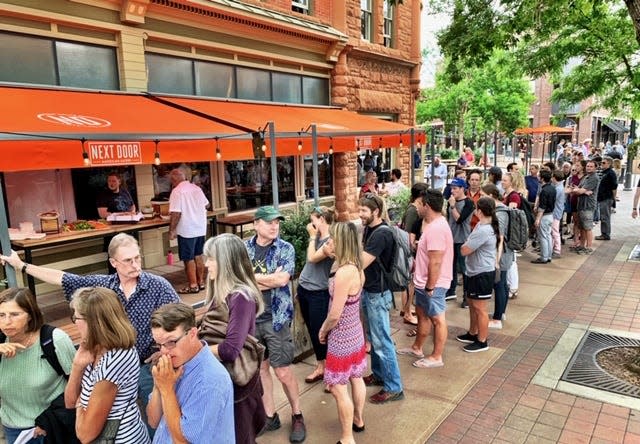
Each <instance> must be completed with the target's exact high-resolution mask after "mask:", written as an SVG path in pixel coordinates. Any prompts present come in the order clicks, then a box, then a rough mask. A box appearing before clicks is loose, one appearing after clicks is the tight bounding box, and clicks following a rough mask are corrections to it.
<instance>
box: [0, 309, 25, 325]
mask: <svg viewBox="0 0 640 444" xmlns="http://www.w3.org/2000/svg"><path fill="white" fill-rule="evenodd" d="M26 314H27V312H26V311H16V312H13V313H0V321H1V322H6V321H7V320H11V321H13V320H14V319H18V318H19V317H20V316H22V315H26Z"/></svg>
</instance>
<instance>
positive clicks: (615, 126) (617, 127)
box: [600, 119, 629, 133]
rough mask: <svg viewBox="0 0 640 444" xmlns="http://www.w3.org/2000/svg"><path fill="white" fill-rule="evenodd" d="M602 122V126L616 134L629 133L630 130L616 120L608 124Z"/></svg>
mask: <svg viewBox="0 0 640 444" xmlns="http://www.w3.org/2000/svg"><path fill="white" fill-rule="evenodd" d="M600 121H601V122H602V124H603V125H604V126H606V127H607V128H609V129H610V130H611V131H613V132H614V133H628V132H629V128H627V127H626V126H624V125H622V124H621V123H618V122H616V121H615V120H611V121H609V122H607V121H605V120H602V119H600Z"/></svg>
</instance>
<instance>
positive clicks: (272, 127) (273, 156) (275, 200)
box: [269, 122, 280, 210]
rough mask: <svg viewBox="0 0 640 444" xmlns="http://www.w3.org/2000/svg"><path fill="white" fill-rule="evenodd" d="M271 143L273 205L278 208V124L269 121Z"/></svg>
mask: <svg viewBox="0 0 640 444" xmlns="http://www.w3.org/2000/svg"><path fill="white" fill-rule="evenodd" d="M269 143H270V144H271V193H272V195H273V207H274V208H275V209H276V210H277V209H278V206H279V205H280V202H279V200H278V163H277V160H278V158H277V154H276V126H275V124H274V123H273V122H269Z"/></svg>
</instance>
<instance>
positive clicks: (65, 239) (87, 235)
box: [11, 211, 218, 294]
mask: <svg viewBox="0 0 640 444" xmlns="http://www.w3.org/2000/svg"><path fill="white" fill-rule="evenodd" d="M217 215H218V213H217V212H214V211H209V212H207V219H208V220H209V223H210V226H211V233H212V234H213V235H215V234H217V226H216V219H217ZM168 226H169V220H164V219H160V218H158V217H156V218H153V219H142V220H141V221H140V222H137V223H130V224H120V223H118V224H111V223H109V227H107V228H104V229H93V230H82V231H63V232H60V233H47V236H46V237H45V238H43V239H25V240H12V241H11V248H12V249H14V250H23V251H24V260H25V262H27V263H29V264H31V263H33V252H34V251H35V250H40V249H43V248H48V247H56V246H60V245H65V244H71V243H74V242H79V241H84V240H91V239H102V238H104V237H107V236H110V237H112V236H115V235H116V234H119V233H129V234H132V235H133V236H134V237H137V233H138V232H140V231H145V230H153V229H157V228H162V227H168ZM18 271H19V270H16V272H18ZM26 280H27V284H28V286H29V289H30V290H31V291H32V292H33V294H36V293H35V291H36V288H35V287H36V283H35V279H34V278H33V276H31V275H28V274H27V276H26Z"/></svg>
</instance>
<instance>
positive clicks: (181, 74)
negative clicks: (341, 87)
mask: <svg viewBox="0 0 640 444" xmlns="http://www.w3.org/2000/svg"><path fill="white" fill-rule="evenodd" d="M145 57H146V62H147V70H148V76H149V82H148V86H147V88H148V90H149V91H150V92H156V93H167V94H184V95H195V96H204V97H221V98H237V99H246V100H259V101H264V102H272V101H273V102H284V103H304V104H309V105H329V79H327V78H323V77H312V76H305V75H301V74H295V73H283V72H279V71H268V70H264V69H257V68H247V67H244V66H234V65H228V64H224V63H215V62H208V61H202V60H192V59H187V58H183V57H175V56H169V55H164V54H157V53H147V54H146V55H145ZM185 74H187V75H185ZM189 74H190V75H189Z"/></svg>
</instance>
